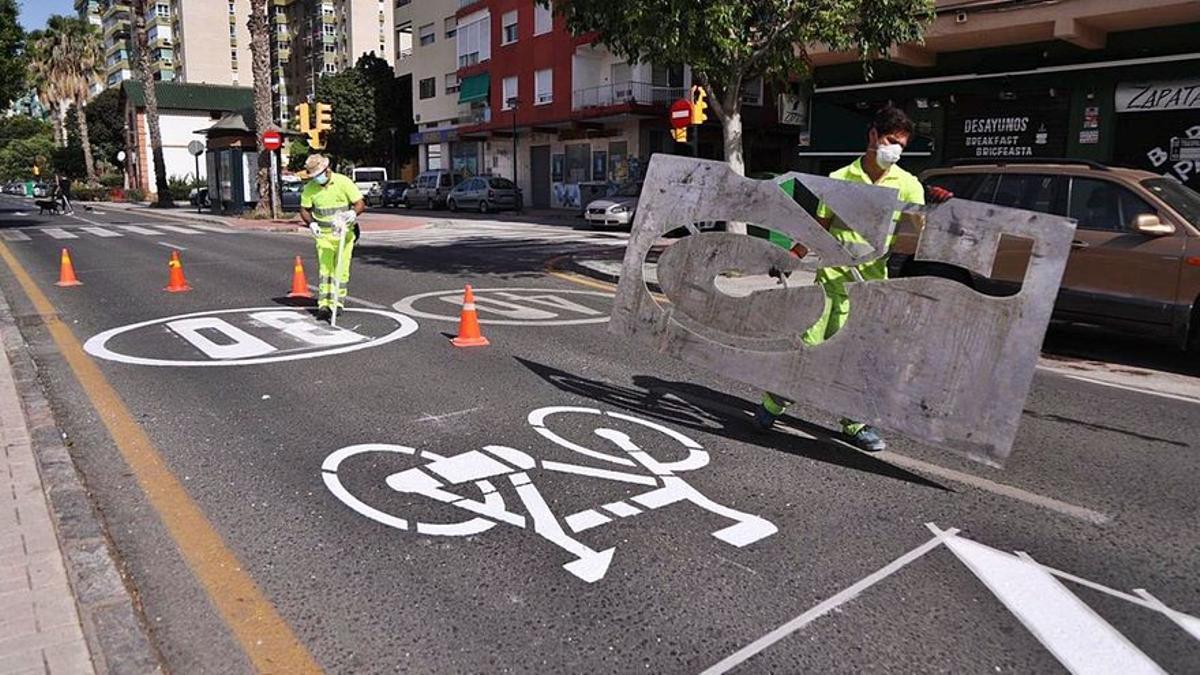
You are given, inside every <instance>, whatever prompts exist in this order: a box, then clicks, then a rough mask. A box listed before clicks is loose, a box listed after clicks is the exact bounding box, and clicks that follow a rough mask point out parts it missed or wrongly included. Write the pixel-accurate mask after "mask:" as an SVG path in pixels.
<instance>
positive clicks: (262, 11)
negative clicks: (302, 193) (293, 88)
mask: <svg viewBox="0 0 1200 675" xmlns="http://www.w3.org/2000/svg"><path fill="white" fill-rule="evenodd" d="M246 27H247V28H249V29H250V56H251V61H252V63H253V68H254V127H255V129H256V130H257V131H258V206H257V207H256V208H255V210H254V212H255V215H257V216H259V217H262V218H266V217H271V218H278V217H279V195H278V194H277V192H276V191H275V190H274V189H273V188H272V184H271V153H270V152H268V151H266V150H265V149H264V148H263V146H262V134H263V132H264V131H266V130H267V129H268V128H269V127H271V126H272V125H273V124H274V117H275V116H274V115H273V114H272V113H273V108H274V106H273V105H272V102H271V28H270V25H269V23H268V22H267V0H250V20H249V21H248V22H247V24H246Z"/></svg>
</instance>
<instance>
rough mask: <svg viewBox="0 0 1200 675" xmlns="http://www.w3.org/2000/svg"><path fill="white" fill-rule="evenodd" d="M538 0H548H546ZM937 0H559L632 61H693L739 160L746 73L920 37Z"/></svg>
mask: <svg viewBox="0 0 1200 675" xmlns="http://www.w3.org/2000/svg"><path fill="white" fill-rule="evenodd" d="M539 1H540V0H539ZM933 6H934V2H933V0H555V2H554V9H555V11H556V12H557V13H558V14H560V15H562V16H563V17H565V19H566V22H567V25H568V27H569V28H570V29H571V30H572V31H573V32H575V33H576V34H580V35H582V34H587V33H591V32H595V33H598V36H599V41H600V42H601V43H602V44H604V45H605V46H607V47H608V48H609V49H610V50H612V51H613V52H614V53H616V54H618V55H620V56H622V57H624V58H626V59H628V60H629V61H630V62H631V63H635V62H636V63H647V62H648V63H656V64H687V65H690V66H691V67H692V72H693V75H694V78H695V79H696V80H697V82H698V83H700V84H702V85H704V86H705V88H706V90H707V93H708V96H709V104H710V106H711V108H712V111H713V112H714V113H715V114H716V116H717V118H718V119H719V120H720V121H721V123H722V126H723V128H724V131H725V151H726V159H727V160H728V161H729V162H730V163H731V164H732V165H734V167H735V168H738V169H740V168H742V167H741V166H740V162H741V97H742V90H743V87H744V85H745V84H746V83H748V82H750V81H752V80H755V79H757V78H760V77H761V78H763V81H764V82H767V83H777V84H778V83H784V82H788V81H790V80H793V79H796V78H803V77H806V76H807V75H808V74H809V73H808V67H807V63H808V59H807V49H808V48H809V46H811V45H814V44H821V45H823V46H825V47H826V48H828V49H831V50H834V51H849V50H857V51H858V52H859V54H860V55H861V57H862V60H863V65H864V69H865V71H866V73H867V74H868V75H869V74H870V62H871V60H872V59H875V58H878V57H880V56H881V55H884V54H886V53H887V51H888V49H889V48H890V47H891V46H893V45H896V44H902V43H910V42H920V41H921V37H922V34H923V29H924V26H925V24H926V23H927V22H928V21H929V20H931V19H932V18H933V16H934V14H933Z"/></svg>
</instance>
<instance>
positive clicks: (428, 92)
mask: <svg viewBox="0 0 1200 675" xmlns="http://www.w3.org/2000/svg"><path fill="white" fill-rule="evenodd" d="M419 86H420V88H421V92H420V97H421V98H423V99H425V98H433V97H434V96H437V78H435V77H427V78H425V79H423V80H421V82H420V83H419Z"/></svg>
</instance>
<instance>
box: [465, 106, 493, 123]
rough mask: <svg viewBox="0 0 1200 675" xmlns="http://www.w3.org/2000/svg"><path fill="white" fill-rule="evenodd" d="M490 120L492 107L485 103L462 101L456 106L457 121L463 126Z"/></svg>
mask: <svg viewBox="0 0 1200 675" xmlns="http://www.w3.org/2000/svg"><path fill="white" fill-rule="evenodd" d="M491 121H492V108H491V106H487V105H478V104H475V103H470V104H467V103H464V104H461V105H459V106H458V123H459V124H461V125H463V126H475V125H477V124H487V123H489V122H491Z"/></svg>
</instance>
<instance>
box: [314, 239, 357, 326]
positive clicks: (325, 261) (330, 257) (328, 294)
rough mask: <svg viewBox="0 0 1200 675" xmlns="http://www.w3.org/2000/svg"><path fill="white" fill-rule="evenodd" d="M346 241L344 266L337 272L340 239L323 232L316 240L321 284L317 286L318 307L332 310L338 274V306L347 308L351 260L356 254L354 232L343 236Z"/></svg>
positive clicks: (343, 256) (343, 252) (343, 251)
mask: <svg viewBox="0 0 1200 675" xmlns="http://www.w3.org/2000/svg"><path fill="white" fill-rule="evenodd" d="M343 236H344V237H345V240H346V244H345V248H344V249H343V250H342V265H341V267H339V268H338V269H337V270H336V272H335V270H334V266H335V265H337V254H338V238H337V237H336V236H334V234H333V233H332V232H322V233H321V236H319V237H317V238H316V241H317V267H318V272H317V276H318V279H319V282H318V284H317V306H318V307H329V308H332V307H333V305H334V301H335V298H334V297H333V285H334V284H333V280H334V274H335V273H336V274H337V278H338V281H339V284H338V296H339V297H338V298H337V299H336V300H337V306H338V307H339V308H341V307H344V306H345V300H346V296H347V295H348V294H349V291H348V290H347V287H348V286H349V285H350V258H351V256H353V254H354V232H353V231H351V230H349V229H348V230H347V231H346V234H345V235H343Z"/></svg>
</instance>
